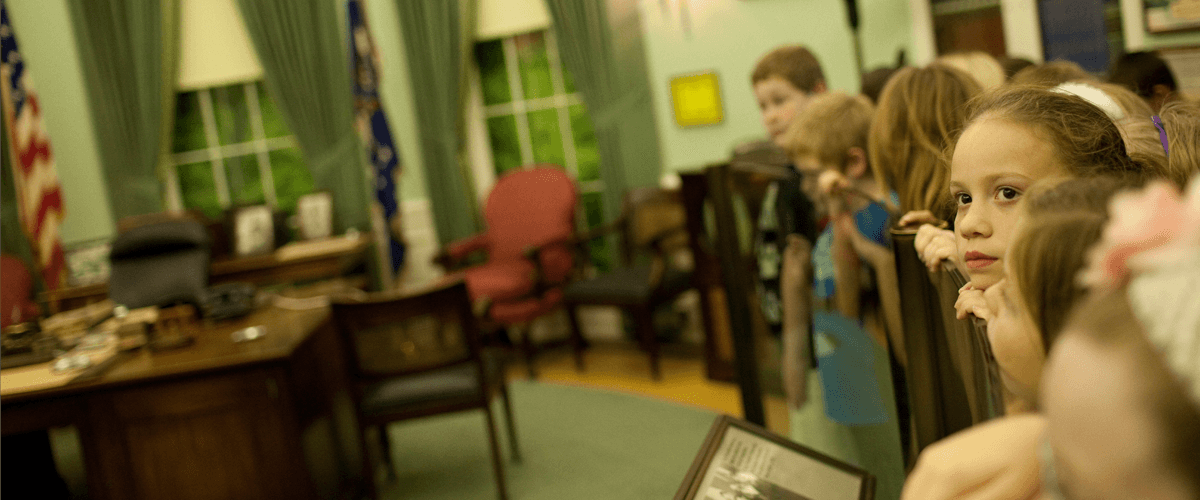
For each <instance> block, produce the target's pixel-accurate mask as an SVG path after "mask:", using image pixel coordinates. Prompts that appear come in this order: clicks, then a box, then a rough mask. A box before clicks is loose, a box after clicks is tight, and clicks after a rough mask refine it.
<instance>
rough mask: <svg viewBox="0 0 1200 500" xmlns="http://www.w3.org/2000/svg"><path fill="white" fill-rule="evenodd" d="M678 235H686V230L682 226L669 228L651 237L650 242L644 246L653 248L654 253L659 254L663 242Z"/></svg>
mask: <svg viewBox="0 0 1200 500" xmlns="http://www.w3.org/2000/svg"><path fill="white" fill-rule="evenodd" d="M680 234H684V235H686V234H687V228H686V227H684V226H676V227H669V228H666V229H663V230H662V231H659V232H658V233H657V234H655V235H654V236H651V237H650V241H647V242H646V244H648V245H650V248H653V249H654V251H655V252H659V253H661V252H662V251H663V248H662V245H663V242H665V241H667V240H668V239H670V238H674V237H675V236H678V235H680Z"/></svg>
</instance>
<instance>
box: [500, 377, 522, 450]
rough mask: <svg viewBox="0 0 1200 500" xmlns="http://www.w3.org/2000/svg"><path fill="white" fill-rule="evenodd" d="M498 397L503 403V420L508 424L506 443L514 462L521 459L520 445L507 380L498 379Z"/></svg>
mask: <svg viewBox="0 0 1200 500" xmlns="http://www.w3.org/2000/svg"><path fill="white" fill-rule="evenodd" d="M500 399H501V400H502V401H503V403H504V422H505V423H506V424H507V425H508V445H509V447H510V448H512V458H513V461H514V462H520V461H521V446H520V445H519V444H518V443H517V423H516V421H514V420H513V412H512V401H510V400H509V397H508V382H506V381H504V380H501V381H500Z"/></svg>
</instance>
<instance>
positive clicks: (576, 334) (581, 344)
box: [566, 305, 587, 372]
mask: <svg viewBox="0 0 1200 500" xmlns="http://www.w3.org/2000/svg"><path fill="white" fill-rule="evenodd" d="M566 309H567V319H568V320H569V321H570V322H571V343H572V344H573V347H574V348H575V371H578V372H582V371H584V367H583V350H584V348H586V347H587V340H584V338H583V330H580V329H579V311H578V310H576V309H575V306H574V305H568V306H566Z"/></svg>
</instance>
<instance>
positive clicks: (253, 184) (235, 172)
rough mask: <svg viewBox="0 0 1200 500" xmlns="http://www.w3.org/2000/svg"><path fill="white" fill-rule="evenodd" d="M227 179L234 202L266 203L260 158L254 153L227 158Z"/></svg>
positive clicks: (230, 196)
mask: <svg viewBox="0 0 1200 500" xmlns="http://www.w3.org/2000/svg"><path fill="white" fill-rule="evenodd" d="M225 179H226V181H227V182H229V199H230V200H231V201H232V202H233V203H245V204H258V203H265V202H266V197H265V196H264V195H263V189H262V176H261V175H260V174H259V171H258V158H256V157H255V156H254V155H245V156H235V157H232V158H226V159H225Z"/></svg>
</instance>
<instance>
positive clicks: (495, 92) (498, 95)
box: [475, 40, 512, 105]
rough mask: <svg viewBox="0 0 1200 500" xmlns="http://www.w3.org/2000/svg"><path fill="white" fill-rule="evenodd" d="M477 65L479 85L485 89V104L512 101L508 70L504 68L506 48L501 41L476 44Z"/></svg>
mask: <svg viewBox="0 0 1200 500" xmlns="http://www.w3.org/2000/svg"><path fill="white" fill-rule="evenodd" d="M475 63H476V64H478V65H479V85H480V87H481V88H482V89H483V104H484V105H491V104H501V103H506V102H509V101H512V92H511V91H510V89H509V86H508V69H507V68H505V67H504V46H503V45H502V44H501V41H500V40H492V41H490V42H483V43H477V44H475Z"/></svg>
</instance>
